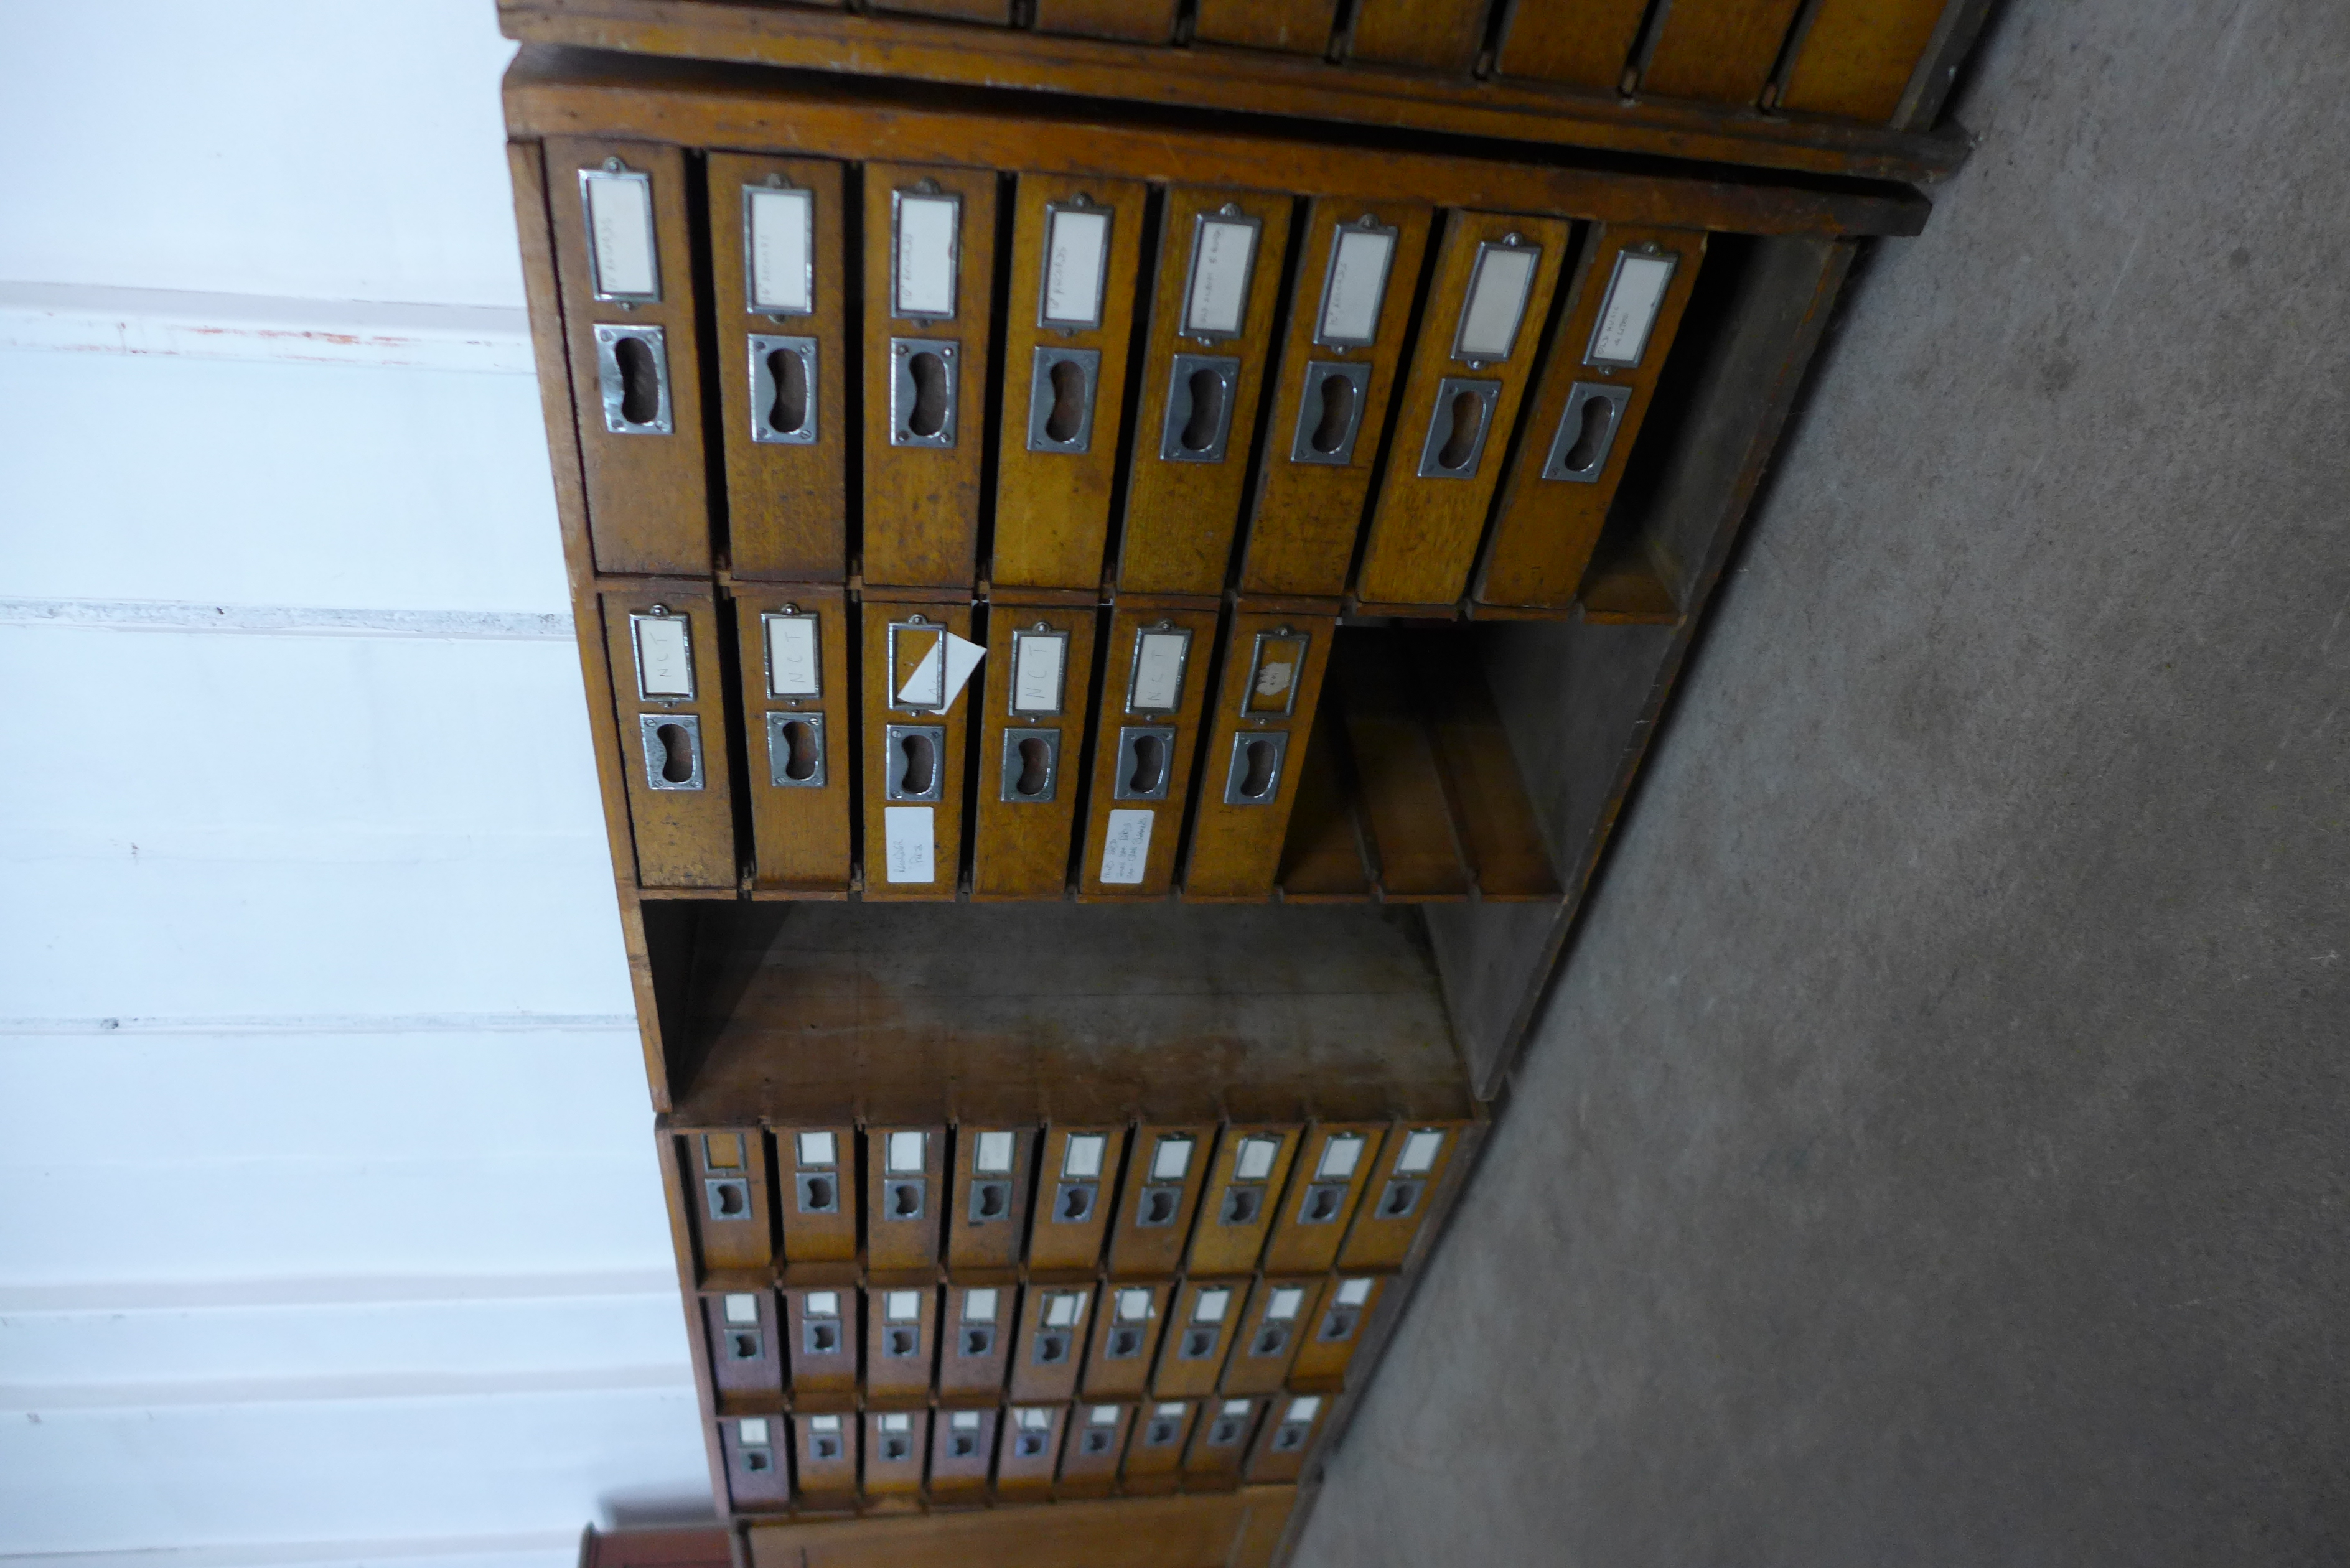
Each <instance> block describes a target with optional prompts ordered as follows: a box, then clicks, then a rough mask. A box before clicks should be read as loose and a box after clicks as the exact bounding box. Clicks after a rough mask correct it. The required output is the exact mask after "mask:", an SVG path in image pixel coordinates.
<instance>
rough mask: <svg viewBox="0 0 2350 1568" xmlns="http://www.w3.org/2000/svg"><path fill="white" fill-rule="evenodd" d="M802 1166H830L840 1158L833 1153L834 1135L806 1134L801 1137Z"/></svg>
mask: <svg viewBox="0 0 2350 1568" xmlns="http://www.w3.org/2000/svg"><path fill="white" fill-rule="evenodd" d="M799 1151H800V1163H801V1164H802V1165H830V1164H832V1163H833V1161H834V1160H835V1159H836V1158H838V1157H837V1155H835V1154H834V1152H833V1147H832V1135H831V1134H830V1133H828V1132H804V1133H802V1134H800V1135H799Z"/></svg>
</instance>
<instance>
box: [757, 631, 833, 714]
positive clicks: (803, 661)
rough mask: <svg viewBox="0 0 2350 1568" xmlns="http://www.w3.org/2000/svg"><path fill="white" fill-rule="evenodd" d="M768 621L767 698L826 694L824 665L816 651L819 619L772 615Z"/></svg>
mask: <svg viewBox="0 0 2350 1568" xmlns="http://www.w3.org/2000/svg"><path fill="white" fill-rule="evenodd" d="M766 622H767V695H768V696H770V697H818V696H821V695H823V689H824V680H823V675H822V670H823V663H822V660H821V659H820V657H819V655H818V654H817V652H816V617H814V616H812V615H771V616H768V617H767V618H766Z"/></svg>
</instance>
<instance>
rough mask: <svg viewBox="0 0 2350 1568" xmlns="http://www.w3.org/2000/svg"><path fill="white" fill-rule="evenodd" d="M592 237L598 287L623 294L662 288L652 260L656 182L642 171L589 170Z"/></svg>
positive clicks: (651, 293) (630, 295) (649, 295)
mask: <svg viewBox="0 0 2350 1568" xmlns="http://www.w3.org/2000/svg"><path fill="white" fill-rule="evenodd" d="M587 225H588V240H589V243H590V244H593V245H594V246H595V247H596V292H597V293H598V294H605V295H612V296H618V297H620V298H624V299H625V298H652V297H655V296H658V295H659V294H660V274H659V273H658V272H657V271H656V270H655V269H654V263H653V182H652V181H651V180H650V179H649V178H648V177H646V176H644V175H641V174H608V173H602V172H598V171H590V172H589V173H588V175H587Z"/></svg>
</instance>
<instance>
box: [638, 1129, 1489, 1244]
mask: <svg viewBox="0 0 2350 1568" xmlns="http://www.w3.org/2000/svg"><path fill="white" fill-rule="evenodd" d="M1460 1132H1461V1124H1459V1123H1456V1122H1434V1123H1426V1124H1422V1123H1417V1122H1409V1121H1398V1122H1393V1123H1384V1124H1383V1123H1378V1122H1346V1123H1329V1122H1316V1123H1312V1124H1282V1123H1253V1124H1233V1123H1230V1122H1227V1123H1223V1124H1221V1125H1219V1124H1213V1123H1202V1124H1199V1125H1194V1126H1152V1125H1135V1126H1100V1127H1073V1126H1065V1125H1048V1126H1043V1127H980V1126H953V1127H945V1126H941V1127H855V1126H848V1125H843V1126H838V1127H775V1128H772V1129H771V1128H766V1127H681V1128H671V1129H670V1131H669V1133H668V1134H667V1136H668V1137H669V1138H670V1140H671V1158H674V1159H675V1160H676V1161H677V1162H678V1170H679V1173H680V1177H681V1182H682V1185H683V1188H684V1190H685V1193H686V1206H687V1210H688V1213H689V1214H690V1215H691V1222H692V1226H691V1234H692V1239H693V1245H694V1262H695V1265H696V1270H697V1274H698V1276H699V1277H702V1278H703V1279H705V1280H706V1279H709V1278H711V1277H712V1276H715V1275H723V1274H735V1273H739V1272H744V1271H764V1270H770V1269H772V1268H773V1266H774V1265H775V1264H776V1263H778V1262H781V1263H784V1264H786V1265H792V1264H818V1265H821V1264H861V1265H862V1266H863V1268H864V1269H865V1270H867V1271H868V1272H871V1273H874V1274H881V1273H888V1272H893V1271H910V1270H925V1269H934V1268H936V1267H937V1266H939V1265H941V1264H944V1265H945V1266H946V1267H947V1268H948V1269H950V1270H959V1271H972V1270H997V1271H1011V1270H1015V1269H1024V1270H1025V1271H1026V1272H1028V1273H1029V1274H1030V1275H1032V1276H1035V1275H1043V1274H1051V1273H1056V1272H1057V1273H1074V1274H1077V1275H1091V1274H1093V1273H1095V1272H1097V1271H1098V1270H1104V1269H1106V1270H1107V1272H1108V1274H1109V1276H1110V1277H1112V1278H1113V1279H1140V1278H1148V1277H1153V1276H1156V1277H1159V1278H1161V1279H1165V1278H1171V1277H1172V1276H1173V1275H1175V1274H1177V1273H1179V1272H1181V1273H1188V1274H1192V1275H1198V1276H1203V1277H1211V1278H1229V1277H1232V1276H1245V1275H1248V1274H1251V1273H1253V1272H1257V1271H1258V1270H1260V1269H1263V1270H1264V1271H1267V1272H1274V1273H1284V1274H1305V1273H1316V1272H1322V1271H1325V1270H1327V1269H1332V1268H1337V1269H1342V1270H1349V1271H1378V1270H1393V1269H1395V1268H1397V1267H1399V1266H1400V1265H1401V1264H1402V1262H1403V1261H1404V1258H1405V1255H1406V1253H1407V1252H1408V1251H1409V1249H1410V1246H1411V1243H1412V1240H1413V1238H1414V1237H1415V1236H1416V1235H1417V1234H1418V1233H1419V1226H1420V1223H1421V1221H1422V1220H1424V1219H1425V1218H1426V1217H1427V1214H1428V1211H1429V1209H1430V1199H1429V1194H1430V1190H1431V1189H1432V1188H1433V1187H1434V1186H1435V1184H1436V1183H1437V1182H1438V1181H1439V1180H1440V1179H1441V1178H1442V1176H1443V1174H1444V1172H1445V1170H1446V1168H1447V1167H1448V1166H1449V1165H1450V1163H1451V1157H1452V1152H1453V1149H1454V1147H1455V1146H1456V1145H1457V1143H1458V1142H1459V1137H1460Z"/></svg>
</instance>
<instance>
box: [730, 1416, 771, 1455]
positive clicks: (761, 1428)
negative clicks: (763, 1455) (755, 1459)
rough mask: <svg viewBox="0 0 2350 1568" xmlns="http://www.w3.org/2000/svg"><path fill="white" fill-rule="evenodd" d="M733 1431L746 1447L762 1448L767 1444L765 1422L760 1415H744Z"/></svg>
mask: <svg viewBox="0 0 2350 1568" xmlns="http://www.w3.org/2000/svg"><path fill="white" fill-rule="evenodd" d="M735 1431H736V1433H737V1434H738V1435H739V1436H740V1437H741V1438H742V1439H743V1443H744V1445H745V1446H746V1447H749V1448H754V1449H764V1448H765V1447H766V1446H767V1423H766V1421H765V1420H764V1418H763V1417H757V1416H746V1417H743V1420H742V1422H741V1424H740V1425H738V1426H737V1427H736V1428H735Z"/></svg>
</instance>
